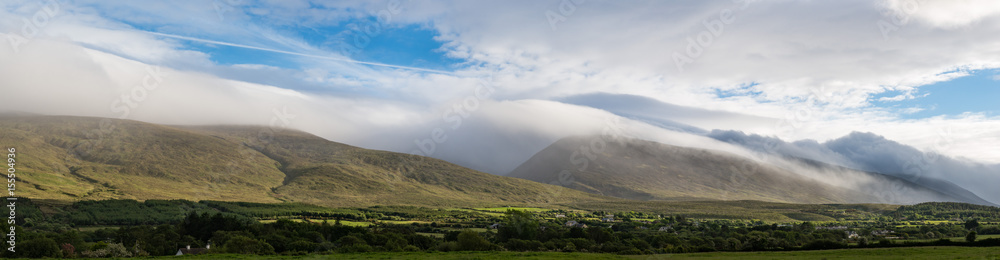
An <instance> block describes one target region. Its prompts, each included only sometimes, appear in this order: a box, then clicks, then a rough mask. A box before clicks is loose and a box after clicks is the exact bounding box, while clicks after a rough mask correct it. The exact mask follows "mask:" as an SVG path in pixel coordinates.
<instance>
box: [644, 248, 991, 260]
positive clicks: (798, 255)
mask: <svg viewBox="0 0 1000 260" xmlns="http://www.w3.org/2000/svg"><path fill="white" fill-rule="evenodd" d="M629 258H632V259H649V260H654V259H879V260H893V259H906V260H913V259H993V260H996V259H1000V249H998V248H995V247H957V246H950V247H907V248H864V249H838V250H818V251H789V252H720V253H692V254H669V255H653V256H630V257H629Z"/></svg>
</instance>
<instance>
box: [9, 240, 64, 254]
mask: <svg viewBox="0 0 1000 260" xmlns="http://www.w3.org/2000/svg"><path fill="white" fill-rule="evenodd" d="M17 246H18V248H17V250H18V251H22V252H24V254H23V256H26V257H31V258H40V257H62V249H60V248H59V244H57V243H56V241H55V240H52V239H51V238H36V239H31V240H28V241H24V242H23V243H21V244H18V245H17Z"/></svg>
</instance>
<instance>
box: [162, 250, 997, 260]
mask: <svg viewBox="0 0 1000 260" xmlns="http://www.w3.org/2000/svg"><path fill="white" fill-rule="evenodd" d="M154 258H169V259H511V258H517V259H636V260H639V259H642V260H658V259H879V260H892V259H908V260H909V259H986V260H997V259H1000V248H996V247H910V248H870V249H841V250H820V251H792V252H721V253H691V254H662V255H614V254H596V253H559V252H538V253H521V252H435V253H426V252H403V253H359V254H333V255H306V256H248V255H196V256H180V257H177V256H163V257H154Z"/></svg>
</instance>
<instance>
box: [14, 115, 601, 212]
mask: <svg viewBox="0 0 1000 260" xmlns="http://www.w3.org/2000/svg"><path fill="white" fill-rule="evenodd" d="M0 131H2V132H0V143H2V144H3V145H5V146H9V147H15V148H16V149H17V156H18V157H17V158H18V159H19V160H18V172H19V173H20V174H19V175H18V178H19V181H20V183H19V184H20V185H18V186H17V191H18V195H20V196H25V197H29V198H37V199H56V200H97V199H108V198H120V199H139V200H144V199H188V200H195V201H197V200H226V201H249V202H280V201H293V202H306V203H313V204H317V205H324V206H368V205H426V206H446V205H459V204H461V205H466V206H468V205H507V204H548V203H571V202H577V201H592V200H597V201H600V200H606V199H607V198H602V197H600V196H594V195H591V194H586V193H582V192H578V191H574V190H570V189H566V188H562V187H557V186H552V185H547V184H540V183H535V182H531V181H526V180H521V179H515V178H509V177H502V176H494V175H490V174H486V173H482V172H477V171H474V170H470V169H467V168H464V167H460V166H457V165H454V164H451V163H448V162H445V161H441V160H437V159H432V158H426V157H420V156H413V155H406V154H399V153H392V152H385V151H374V150H367V149H362V148H357V147H352V146H349V145H345V144H340V143H336V142H332V141H328V140H325V139H322V138H319V137H317V136H314V135H311V134H308V133H304V132H299V131H294V130H273V131H272V130H270V129H267V128H265V127H249V126H240V127H237V126H225V127H223V126H218V127H177V126H163V125H155V124H149V123H143V122H137V121H129V120H114V119H100V118H86V117H62V116H14V115H6V116H2V117H0Z"/></svg>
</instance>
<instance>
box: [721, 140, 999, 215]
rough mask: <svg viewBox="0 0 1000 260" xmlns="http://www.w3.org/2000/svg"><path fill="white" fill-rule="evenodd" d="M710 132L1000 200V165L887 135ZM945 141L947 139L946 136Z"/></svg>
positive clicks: (757, 148) (755, 146)
mask: <svg viewBox="0 0 1000 260" xmlns="http://www.w3.org/2000/svg"><path fill="white" fill-rule="evenodd" d="M707 136H709V137H712V138H715V139H717V140H720V141H724V142H727V143H731V144H736V145H740V146H743V147H746V148H748V149H751V150H755V151H759V152H763V153H768V154H775V155H784V156H792V157H798V158H804V159H809V160H815V161H819V162H824V163H829V164H833V165H840V166H844V167H848V168H853V169H858V170H863V171H871V172H878V173H882V174H886V175H890V176H896V177H900V178H903V179H906V180H909V181H912V182H916V183H930V182H934V181H937V180H947V181H949V182H952V183H955V184H957V185H959V186H961V187H964V188H966V189H968V190H970V191H972V192H974V193H976V194H977V195H979V196H981V197H983V198H984V199H986V200H989V201H993V202H997V201H1000V191H998V190H997V189H996V184H997V183H1000V174H998V173H1000V165H997V164H984V163H979V162H974V161H970V160H963V159H956V158H951V157H948V156H944V155H940V154H937V153H934V152H923V151H920V150H917V149H915V148H913V147H911V146H907V145H903V144H900V143H898V142H895V141H892V140H888V139H886V138H885V137H882V136H879V135H876V134H872V133H861V132H855V133H851V134H850V135H847V136H844V137H841V138H837V139H833V140H829V141H826V142H823V143H820V142H817V141H815V140H799V141H794V142H785V141H782V140H781V139H778V138H774V137H766V136H761V135H756V134H745V133H742V132H739V131H722V130H715V131H712V132H711V133H709V134H708V135H707ZM940 141H941V142H942V145H947V139H946V138H945V137H942V139H941V140H940Z"/></svg>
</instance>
